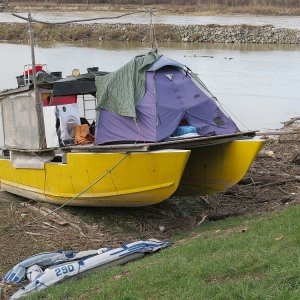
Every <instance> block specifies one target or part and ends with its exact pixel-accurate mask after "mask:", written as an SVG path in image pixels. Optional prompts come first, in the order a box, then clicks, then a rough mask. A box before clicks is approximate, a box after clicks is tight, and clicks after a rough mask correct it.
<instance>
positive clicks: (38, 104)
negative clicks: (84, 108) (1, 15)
mask: <svg viewBox="0 0 300 300" xmlns="http://www.w3.org/2000/svg"><path fill="white" fill-rule="evenodd" d="M28 23H29V36H30V49H31V61H32V82H33V88H34V101H35V110H36V114H37V121H38V134H39V148H40V150H42V149H45V148H47V143H46V135H45V124H44V115H43V106H42V101H41V97H40V93H39V90H38V85H37V81H36V65H35V54H34V33H33V30H32V18H31V13H28Z"/></svg>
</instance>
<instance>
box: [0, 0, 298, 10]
mask: <svg viewBox="0 0 300 300" xmlns="http://www.w3.org/2000/svg"><path fill="white" fill-rule="evenodd" d="M2 2H3V3H6V4H10V3H11V4H23V5H24V4H27V5H30V4H37V5H38V4H40V3H41V0H30V1H20V0H2ZM0 3H1V0H0ZM47 3H48V4H56V5H59V4H85V5H89V4H110V5H122V4H134V5H153V4H170V5H186V6H191V5H197V6H201V5H205V6H210V5H211V6H216V5H217V6H225V7H235V6H276V7H285V8H287V7H289V8H299V7H300V1H299V0H48V1H47Z"/></svg>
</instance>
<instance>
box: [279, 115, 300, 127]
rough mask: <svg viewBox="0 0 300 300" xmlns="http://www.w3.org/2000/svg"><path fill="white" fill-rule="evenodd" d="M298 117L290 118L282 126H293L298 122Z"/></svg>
mask: <svg viewBox="0 0 300 300" xmlns="http://www.w3.org/2000/svg"><path fill="white" fill-rule="evenodd" d="M299 120H300V117H296V118H292V119H290V120H289V121H286V122H284V123H283V125H284V126H290V125H292V124H294V123H295V122H296V121H299Z"/></svg>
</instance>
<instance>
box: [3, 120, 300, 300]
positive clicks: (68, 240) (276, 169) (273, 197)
mask: <svg viewBox="0 0 300 300" xmlns="http://www.w3.org/2000/svg"><path fill="white" fill-rule="evenodd" d="M299 129H300V121H299V119H294V120H291V121H289V122H286V124H285V126H284V128H283V129H282V130H281V132H284V134H282V135H278V136H274V135H273V136H265V137H263V138H265V139H266V145H265V147H264V152H263V153H262V155H261V156H258V157H257V158H256V160H255V161H254V163H253V165H252V167H251V169H250V170H249V172H248V173H247V174H246V176H245V177H244V179H242V180H241V181H240V183H239V184H237V185H235V186H234V187H232V188H231V189H229V190H228V191H226V192H225V193H220V194H217V195H213V196H207V197H173V198H170V199H169V200H167V201H164V202H163V203H161V204H158V205H154V206H149V207H144V208H70V207H68V208H64V209H62V210H59V211H57V212H56V213H55V214H52V215H50V216H48V217H47V218H46V217H45V218H44V219H41V217H43V216H45V214H47V213H49V211H51V210H53V209H54V208H55V206H53V205H49V204H42V203H36V202H34V201H28V200H26V199H24V198H21V197H17V196H13V195H11V194H8V193H4V192H2V193H1V194H0V204H1V205H0V212H1V224H0V244H1V245H2V247H1V249H0V256H1V265H0V274H4V272H6V271H8V270H9V269H10V268H11V267H12V266H13V265H14V264H16V263H17V262H19V261H20V260H22V259H24V258H26V257H27V256H29V255H32V254H35V253H38V252H45V251H56V250H58V249H61V250H62V249H63V250H69V249H74V250H85V249H92V248H100V247H104V246H119V245H120V244H121V243H123V242H124V241H131V240H136V239H145V238H159V239H163V240H164V239H172V237H174V235H178V234H180V233H183V232H187V231H190V230H192V229H193V228H197V227H199V226H201V224H203V222H211V221H217V220H221V219H224V218H228V217H233V216H240V215H245V214H261V213H267V212H269V211H274V210H282V209H284V208H285V207H287V206H291V205H296V204H299V203H300V197H299V189H300V143H299V140H300V134H299ZM274 137H275V138H274ZM267 150H268V151H269V152H266V151H267ZM270 151H272V152H270ZM266 153H267V155H266ZM37 218H39V221H38V222H36V223H35V224H33V223H32V224H31V225H28V226H24V224H28V223H30V222H32V221H33V220H35V219H37ZM15 288H16V287H11V286H8V285H2V286H0V299H7V297H8V296H9V295H10V294H11V293H12V291H13V290H14V289H15Z"/></svg>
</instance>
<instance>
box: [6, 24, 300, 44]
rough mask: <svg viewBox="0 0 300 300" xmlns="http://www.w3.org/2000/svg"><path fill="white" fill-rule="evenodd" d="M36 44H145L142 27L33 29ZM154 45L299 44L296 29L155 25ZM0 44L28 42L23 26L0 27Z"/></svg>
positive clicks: (146, 32)
mask: <svg viewBox="0 0 300 300" xmlns="http://www.w3.org/2000/svg"><path fill="white" fill-rule="evenodd" d="M34 25H35V26H34V29H35V35H36V38H37V40H38V41H45V42H46V41H53V40H55V41H59V42H70V41H71V42H74V41H113V40H116V41H126V42H149V40H150V37H149V25H145V24H121V23H114V24H107V23H100V24H68V25H51V26H46V25H40V24H39V25H36V24H34ZM155 36H156V39H157V42H185V43H240V44H245V43H249V44H300V29H289V28H275V27H274V26H270V25H268V26H251V25H226V26H222V25H168V24H156V25H155ZM0 40H1V41H18V42H27V41H28V30H27V24H25V23H0Z"/></svg>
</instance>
